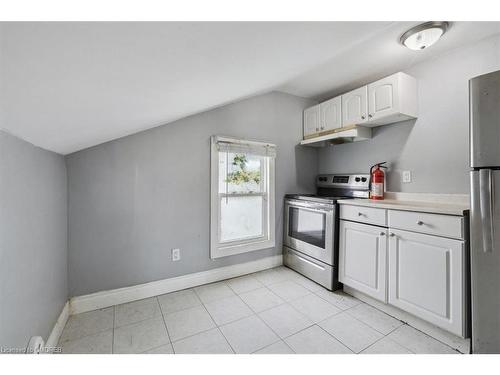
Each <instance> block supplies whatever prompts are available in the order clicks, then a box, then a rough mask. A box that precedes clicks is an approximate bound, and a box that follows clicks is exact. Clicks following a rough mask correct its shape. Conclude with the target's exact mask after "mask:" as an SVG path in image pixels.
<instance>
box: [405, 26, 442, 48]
mask: <svg viewBox="0 0 500 375" xmlns="http://www.w3.org/2000/svg"><path fill="white" fill-rule="evenodd" d="M448 26H449V24H448V22H444V21H431V22H426V23H423V24H421V25H417V26H415V27H412V28H411V29H410V30H408V31H407V32H405V33H404V34H403V35H401V38H400V39H399V40H400V42H401V43H402V44H403V45H404V46H406V47H408V48H409V49H412V50H415V51H419V50H422V49H425V48H427V47H429V46H432V45H433V44H434V43H436V42H437V41H438V40H439V38H441V37H442V36H443V34H444V33H445V32H446V30H447V29H448Z"/></svg>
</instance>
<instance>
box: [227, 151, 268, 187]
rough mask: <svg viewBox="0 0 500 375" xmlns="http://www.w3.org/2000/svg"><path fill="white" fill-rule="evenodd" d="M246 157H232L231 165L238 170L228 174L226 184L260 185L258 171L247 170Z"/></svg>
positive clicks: (237, 155)
mask: <svg viewBox="0 0 500 375" xmlns="http://www.w3.org/2000/svg"><path fill="white" fill-rule="evenodd" d="M247 163H248V160H247V157H246V155H244V154H236V155H234V158H233V162H232V164H233V165H234V166H236V167H238V170H236V171H234V172H231V173H228V175H227V178H226V182H228V183H231V184H235V185H241V184H244V183H248V182H255V183H256V184H260V171H248V170H247Z"/></svg>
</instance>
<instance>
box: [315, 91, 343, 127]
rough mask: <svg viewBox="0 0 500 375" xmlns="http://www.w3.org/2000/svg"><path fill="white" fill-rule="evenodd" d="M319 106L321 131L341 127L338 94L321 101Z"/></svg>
mask: <svg viewBox="0 0 500 375" xmlns="http://www.w3.org/2000/svg"><path fill="white" fill-rule="evenodd" d="M319 108H320V112H321V121H320V130H321V131H326V130H334V129H338V128H340V127H342V100H341V97H340V96H337V97H336V98H333V99H330V100H327V101H326V102H323V103H321V104H320V105H319Z"/></svg>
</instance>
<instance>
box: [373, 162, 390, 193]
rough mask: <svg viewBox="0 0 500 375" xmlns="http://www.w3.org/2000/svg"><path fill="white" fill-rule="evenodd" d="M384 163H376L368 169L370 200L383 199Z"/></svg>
mask: <svg viewBox="0 0 500 375" xmlns="http://www.w3.org/2000/svg"><path fill="white" fill-rule="evenodd" d="M385 163H386V162H385V161H384V162H382V163H377V164H375V165H372V166H371V167H370V199H384V171H383V170H382V168H387V167H384V166H382V164H385Z"/></svg>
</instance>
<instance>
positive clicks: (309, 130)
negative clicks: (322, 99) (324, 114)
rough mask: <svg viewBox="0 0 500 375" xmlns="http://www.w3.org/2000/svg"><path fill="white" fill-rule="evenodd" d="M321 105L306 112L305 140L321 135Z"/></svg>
mask: <svg viewBox="0 0 500 375" xmlns="http://www.w3.org/2000/svg"><path fill="white" fill-rule="evenodd" d="M319 121H320V111H319V104H317V105H315V106H313V107H310V108H307V109H306V110H304V138H306V137H308V136H311V135H313V134H315V133H319V131H320V129H319Z"/></svg>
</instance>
